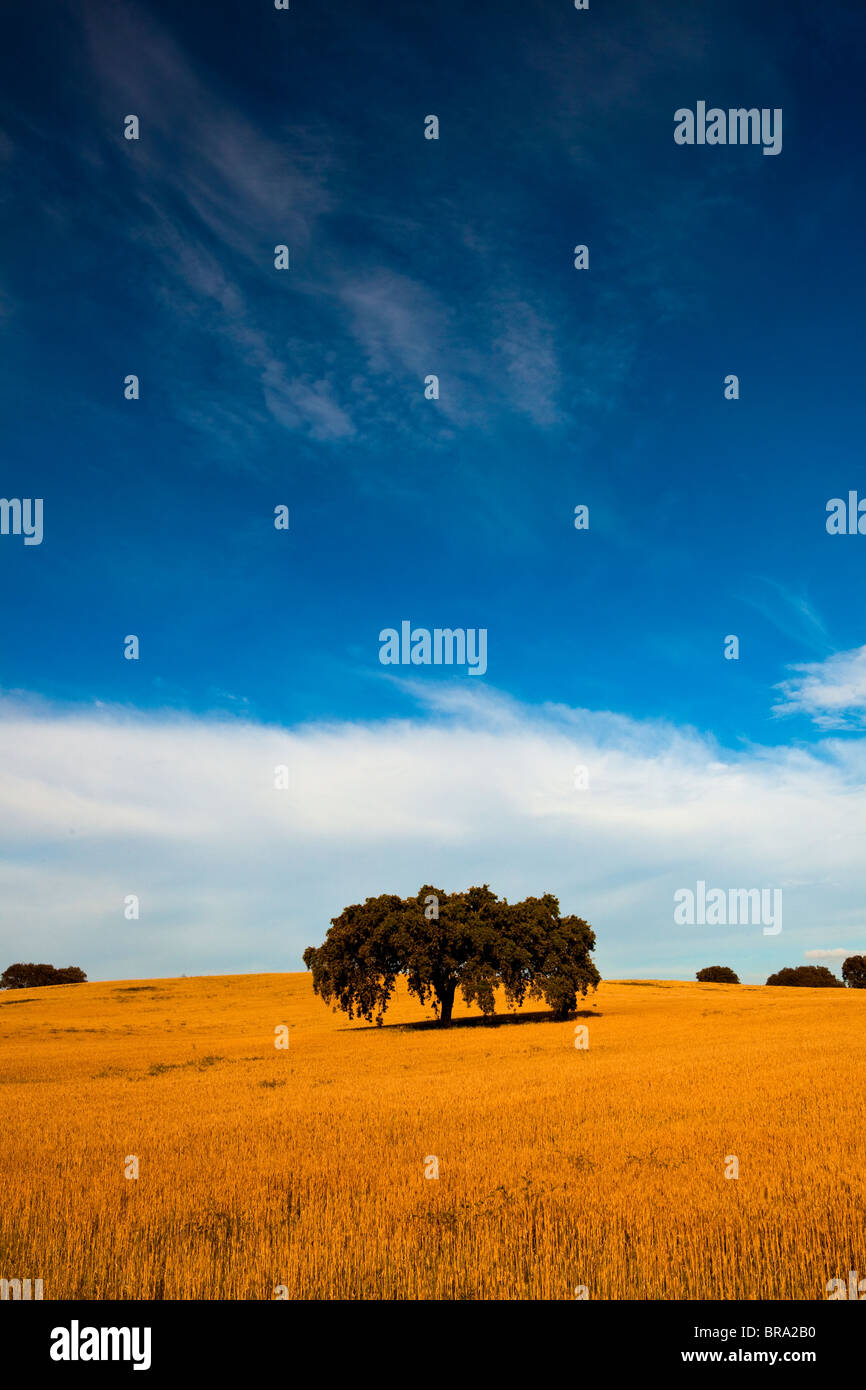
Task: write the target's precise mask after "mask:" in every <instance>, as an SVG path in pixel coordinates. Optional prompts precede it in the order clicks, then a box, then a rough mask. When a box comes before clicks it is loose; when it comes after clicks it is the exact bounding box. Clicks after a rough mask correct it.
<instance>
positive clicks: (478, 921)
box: [304, 884, 601, 1027]
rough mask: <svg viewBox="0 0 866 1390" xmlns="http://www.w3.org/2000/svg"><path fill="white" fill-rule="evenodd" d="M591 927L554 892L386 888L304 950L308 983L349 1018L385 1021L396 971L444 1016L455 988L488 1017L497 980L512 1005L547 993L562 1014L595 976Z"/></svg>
mask: <svg viewBox="0 0 866 1390" xmlns="http://www.w3.org/2000/svg"><path fill="white" fill-rule="evenodd" d="M594 949H595V933H594V932H593V931H592V928H591V927H590V926H589V925H588V923H586V922H584V921H583V919H582V918H580V917H562V916H560V912H559V901H558V899H557V898H555V897H554V896H553V894H552V893H545V894H544V895H543V897H540V898H525V899H524V900H523V901H522V902H517V903H509V902H508V901H507V900H506V899H505V898H498V897H497V896H496V894H495V893H493V892H491V890H490V889H489V888H488V886H487V885H486V884H484V885H483V886H482V887H480V888H477V887H476V888H469V889H467V890H466V891H465V892H462V893H445V892H444V891H443V890H442V889H440V888H433V887H431V886H430V885H425V887H423V888H421V889H420V890H419V892H418V893H417V894H416V896H415V897H414V898H399V897H397V896H395V895H394V894H389V893H385V894H382V895H381V896H380V897H377V898H367V900H366V902H364V903H355V904H353V905H352V906H351V907H347V908H344V910H343V911H342V912H341V913H340V915H339V917H335V918H333V920H332V923H331V926H330V929H329V931H328V933H327V936H326V937H325V940H324V942H323V944H322V945H321V946H319V947H315V946H310V947H308V948H307V950H306V951H305V952H304V964H305V965H306V966H307V968H308V969H309V970H311V971H312V975H313V989H314V990H315V992H316V993H317V994H318V995H319V996H320V997H321V998H322V999H324V1000H325V1002H326V1003H332V1004H333V1007H334V1008H335V1009H342V1010H343V1011H344V1012H345V1013H347V1014H348V1016H349V1018H354V1017H358V1018H364V1019H366V1020H367V1022H370V1023H371V1022H372V1021H373V1019H374V1018H375V1021H376V1023H377V1024H381V1022H382V1017H383V1015H384V1012H385V1010H386V1008H387V1007H388V1004H389V1002H390V1000H391V996H392V994H393V991H394V987H395V983H396V980H397V977H398V976H403V977H404V978H405V980H406V983H407V986H408V988H409V992H410V993H411V994H413V995H414V996H415V997H416V998H417V999H418V1000H420V1002H421V1003H422V1004H426V1003H428V1002H429V1003H432V1005H433V1007H434V1009H435V1010H436V1012H437V1015H438V1017H439V1021H440V1023H441V1024H442V1025H443V1026H445V1027H447V1026H448V1024H450V1022H451V1014H452V1010H453V1007H454V999H455V996H456V993H457V990H458V989H459V990H460V992H461V994H462V995H463V998H464V999H465V1000H466V1003H467V1004H470V1005H471V1004H475V1005H477V1006H478V1008H480V1009H481V1011H482V1013H483V1014H485V1015H486V1016H487V1017H490V1016H492V1014H493V1013H494V1011H495V991H496V989H497V986H502V987H503V989H504V992H505V997H506V1000H507V1002H508V1004H509V1006H511V1007H519V1006H520V1005H521V1004H522V1003H523V1001H524V1000H525V999H526V998H527V997H528V998H535V999H544V1000H545V1001H546V1002H547V1003H548V1005H549V1006H550V1008H551V1009H552V1010H553V1013H554V1015H555V1016H556V1017H557V1018H566V1017H567V1016H568V1014H569V1013H571V1012H572V1010H573V1009H574V1008H575V1007H576V1005H577V999H578V996H583V995H585V994H586V992H587V990H589V989H594V988H595V987H596V985H597V984H598V983H599V980H600V979H601V976H600V975H599V973H598V970H597V969H596V967H595V963H594V962H593V961H592V960H591V959H590V952H591V951H593V950H594Z"/></svg>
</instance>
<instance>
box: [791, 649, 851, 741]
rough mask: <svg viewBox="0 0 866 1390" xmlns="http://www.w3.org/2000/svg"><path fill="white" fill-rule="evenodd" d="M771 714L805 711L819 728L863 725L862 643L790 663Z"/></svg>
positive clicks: (801, 712) (802, 712) (800, 712)
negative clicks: (788, 675) (821, 658)
mask: <svg viewBox="0 0 866 1390" xmlns="http://www.w3.org/2000/svg"><path fill="white" fill-rule="evenodd" d="M791 670H793V671H795V672H796V673H797V674H796V675H795V676H793V677H792V678H791V679H790V680H785V681H780V682H779V684H778V685H777V687H776V688H777V689H778V690H780V691H781V692H782V699H781V700H779V702H778V703H777V704H775V705H774V706H773V712H774V713H775V714H779V715H782V714H805V715H808V717H809V718H810V719H812V720H813V722H814V723H815V725H816V726H817V727H818V728H819V729H863V728H866V646H864V647H855V648H854V649H853V650H852V651H847V652H837V653H835V655H833V656H829V657H827V659H826V661H812V662H803V663H800V664H797V665H794V666H792V667H791Z"/></svg>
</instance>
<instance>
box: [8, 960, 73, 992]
mask: <svg viewBox="0 0 866 1390" xmlns="http://www.w3.org/2000/svg"><path fill="white" fill-rule="evenodd" d="M86 980H87V976H86V975H85V973H84V971H83V970H81V969H79V967H78V966H77V965H63V966H59V967H57V968H55V967H54V966H53V965H45V964H42V965H34V964H33V962H32V961H30V962H28V963H27V964H26V965H23V964H21V963H20V962H19V963H18V964H17V965H10V966H8V967H7V968H6V969H5V970H4V971H3V974H2V975H0V989H38V988H39V987H40V986H41V985H79V984H83V983H84V982H85V981H86Z"/></svg>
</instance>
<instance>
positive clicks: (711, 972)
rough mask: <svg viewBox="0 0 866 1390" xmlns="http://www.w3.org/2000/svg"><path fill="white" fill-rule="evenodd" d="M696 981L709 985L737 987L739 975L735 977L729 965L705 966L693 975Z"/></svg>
mask: <svg viewBox="0 0 866 1390" xmlns="http://www.w3.org/2000/svg"><path fill="white" fill-rule="evenodd" d="M695 979H696V980H700V981H701V982H702V983H703V984H710V985H738V984H739V983H740V977H739V975H735V974H734V972H733V970H732V969H731V967H730V966H729V965H707V966H705V967H704V969H703V970H699V971H698V972H697V974H696V975H695Z"/></svg>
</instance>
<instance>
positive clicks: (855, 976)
mask: <svg viewBox="0 0 866 1390" xmlns="http://www.w3.org/2000/svg"><path fill="white" fill-rule="evenodd" d="M842 979H843V980H844V981H845V983H846V985H847V986H848V988H849V989H866V956H849V957H848V959H847V960H844V961H843V962H842Z"/></svg>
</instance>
